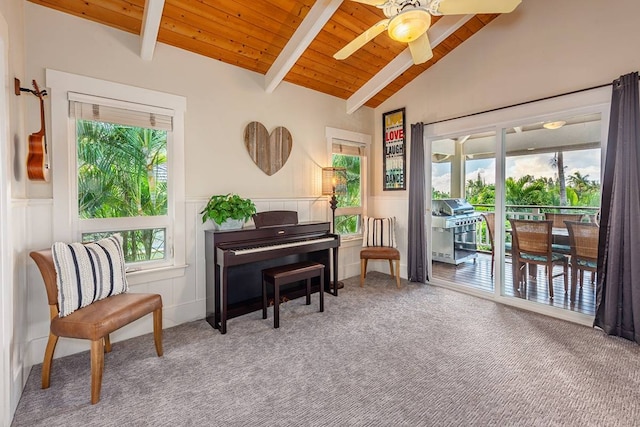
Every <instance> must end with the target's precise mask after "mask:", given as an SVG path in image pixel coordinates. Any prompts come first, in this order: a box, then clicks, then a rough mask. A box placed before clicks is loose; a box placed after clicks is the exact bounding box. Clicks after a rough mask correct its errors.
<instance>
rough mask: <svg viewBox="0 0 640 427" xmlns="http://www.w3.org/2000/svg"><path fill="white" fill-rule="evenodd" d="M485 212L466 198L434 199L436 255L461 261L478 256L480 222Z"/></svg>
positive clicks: (432, 253)
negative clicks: (480, 210) (482, 212)
mask: <svg viewBox="0 0 640 427" xmlns="http://www.w3.org/2000/svg"><path fill="white" fill-rule="evenodd" d="M481 221H482V216H481V215H480V214H479V213H478V212H476V211H475V209H474V208H473V206H472V205H471V204H470V203H469V202H467V201H466V200H465V199H439V200H433V201H432V203H431V229H432V232H433V233H432V239H431V244H432V248H433V249H432V252H431V255H432V259H433V260H434V261H440V262H446V263H449V264H455V265H458V264H460V263H462V262H465V261H470V260H474V262H475V259H476V258H477V256H478V254H477V253H476V224H477V223H479V222H481Z"/></svg>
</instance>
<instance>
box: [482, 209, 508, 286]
mask: <svg viewBox="0 0 640 427" xmlns="http://www.w3.org/2000/svg"><path fill="white" fill-rule="evenodd" d="M481 215H482V217H483V218H484V222H485V223H486V224H487V233H488V234H489V243H490V244H491V277H493V271H494V268H495V257H496V249H495V245H494V236H495V231H496V214H495V213H494V212H482V213H481ZM504 250H505V252H511V243H508V242H507V243H505V244H504Z"/></svg>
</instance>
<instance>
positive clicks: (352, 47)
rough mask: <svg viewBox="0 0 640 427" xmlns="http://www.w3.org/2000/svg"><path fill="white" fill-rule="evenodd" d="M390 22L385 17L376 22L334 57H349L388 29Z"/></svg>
mask: <svg viewBox="0 0 640 427" xmlns="http://www.w3.org/2000/svg"><path fill="white" fill-rule="evenodd" d="M388 24H389V20H388V19H383V20H382V21H380V22H378V23H377V24H375V25H374V26H373V27H371V28H369V29H368V30H367V31H365V32H364V33H362V34H360V35H359V36H358V37H356V38H355V39H353V40H352V41H351V42H350V43H349V44H347V45H346V46H345V47H343V48H342V49H340V50H339V51H337V52H336V54H335V55H333V57H334V58H335V59H345V58H348V57H349V55H351V54H352V53H353V52H355V51H356V50H358V49H360V48H361V47H362V46H364V45H365V44H367V43H368V42H369V41H371V40H373V38H374V37H376V36H377V35H378V34H380V33H381V32H383V31H384V30H386V29H387V25H388Z"/></svg>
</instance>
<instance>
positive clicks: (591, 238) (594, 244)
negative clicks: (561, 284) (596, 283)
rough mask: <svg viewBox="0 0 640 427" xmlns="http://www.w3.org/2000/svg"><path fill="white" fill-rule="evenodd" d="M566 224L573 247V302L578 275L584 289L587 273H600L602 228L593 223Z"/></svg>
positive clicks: (567, 222)
mask: <svg viewBox="0 0 640 427" xmlns="http://www.w3.org/2000/svg"><path fill="white" fill-rule="evenodd" d="M565 224H566V225H567V229H568V230H569V244H570V246H571V301H575V298H576V288H577V283H578V273H579V274H580V287H582V282H583V280H584V272H585V271H590V272H591V274H592V276H593V274H595V273H597V272H598V238H599V235H600V227H598V225H597V224H594V223H592V222H575V221H565Z"/></svg>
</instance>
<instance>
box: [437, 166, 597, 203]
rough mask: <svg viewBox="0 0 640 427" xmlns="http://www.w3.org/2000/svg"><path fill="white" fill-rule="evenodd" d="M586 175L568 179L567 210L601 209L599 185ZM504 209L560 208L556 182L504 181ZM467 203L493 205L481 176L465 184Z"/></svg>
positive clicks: (489, 187)
mask: <svg viewBox="0 0 640 427" xmlns="http://www.w3.org/2000/svg"><path fill="white" fill-rule="evenodd" d="M587 177H588V175H584V176H583V175H581V174H580V173H579V172H576V173H574V174H573V175H571V176H569V177H568V179H567V182H568V185H567V186H566V189H565V193H566V206H600V185H599V184H598V182H596V181H589V180H588V179H587ZM505 191H506V204H507V205H530V206H563V205H561V198H560V185H559V179H558V180H555V181H554V180H553V179H552V178H545V177H539V178H534V177H533V176H531V175H526V176H523V177H521V178H519V179H517V180H516V179H514V178H511V177H509V178H507V180H506V181H505ZM432 194H433V198H434V199H436V198H447V197H449V196H448V194H447V193H443V192H439V191H437V190H433V192H432ZM466 198H467V201H468V202H469V203H471V204H473V205H495V185H493V184H489V185H487V184H485V182H484V181H483V180H482V178H481V177H480V176H478V178H477V179H476V180H469V181H467V185H466Z"/></svg>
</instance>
